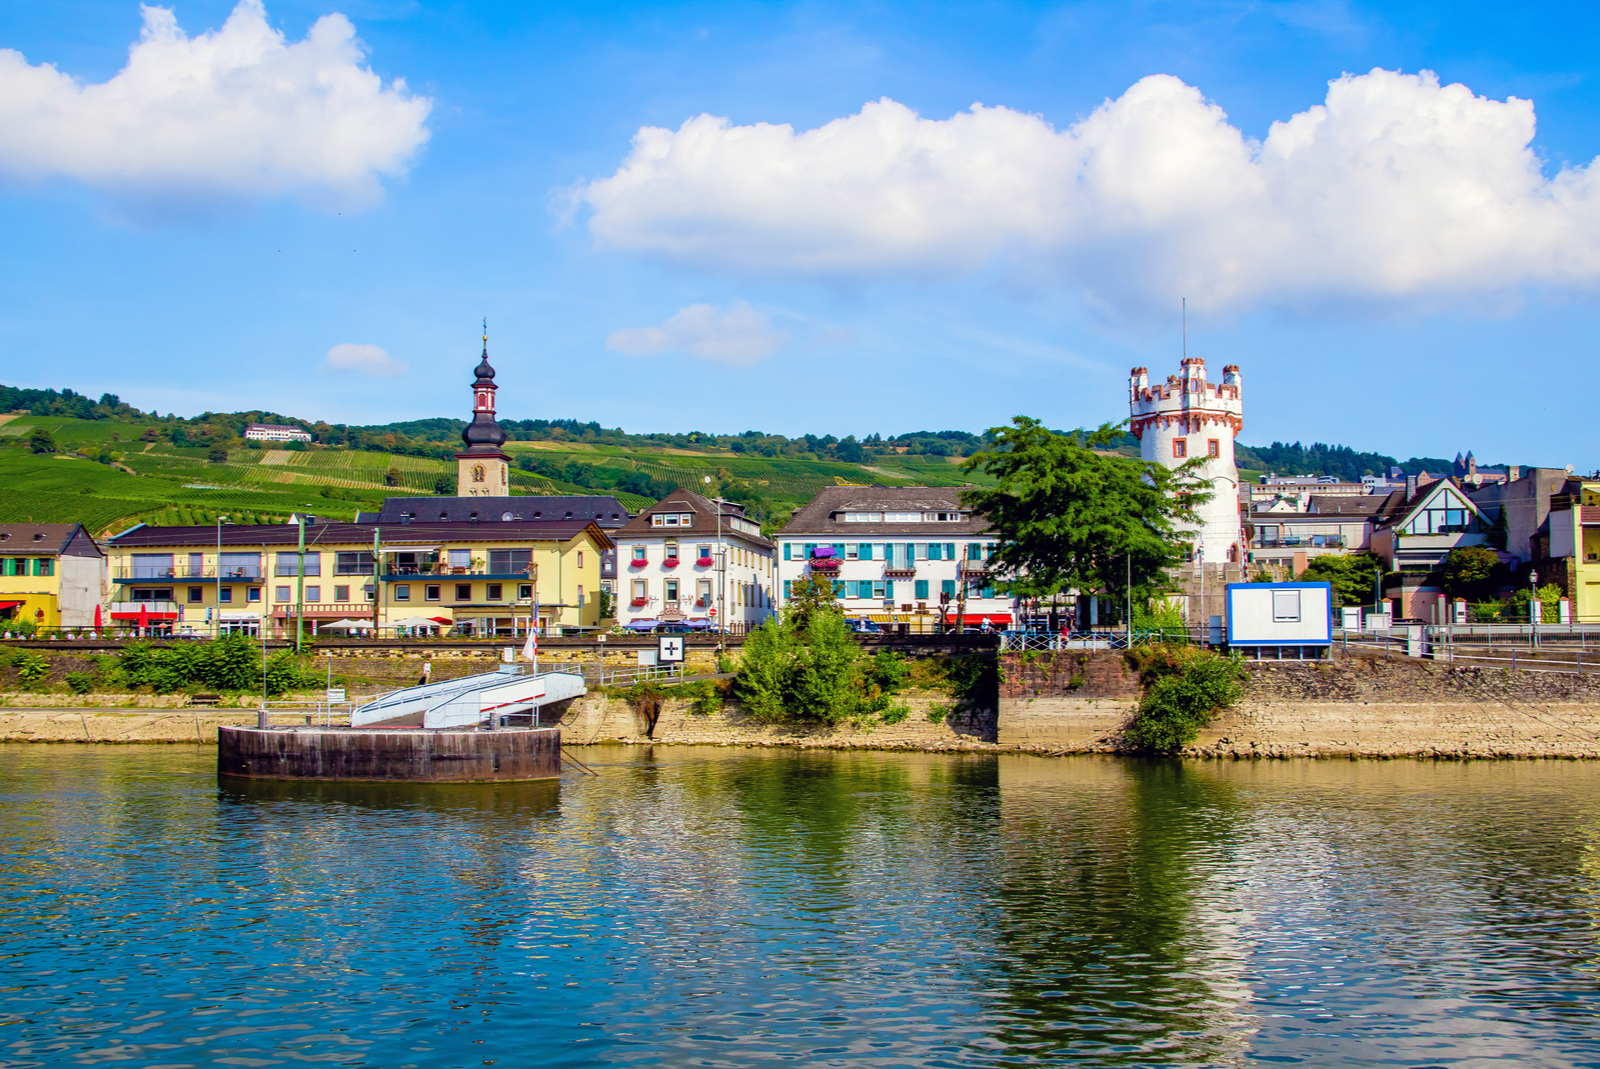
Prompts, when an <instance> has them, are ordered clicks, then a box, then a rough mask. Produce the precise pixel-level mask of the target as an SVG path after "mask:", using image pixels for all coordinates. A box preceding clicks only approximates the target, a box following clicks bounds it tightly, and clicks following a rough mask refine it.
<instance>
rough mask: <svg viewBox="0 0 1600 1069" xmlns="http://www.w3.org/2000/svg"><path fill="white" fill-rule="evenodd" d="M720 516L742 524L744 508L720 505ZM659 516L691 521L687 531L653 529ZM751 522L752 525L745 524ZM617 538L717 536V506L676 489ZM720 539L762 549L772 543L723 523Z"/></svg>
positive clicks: (686, 528) (737, 504)
mask: <svg viewBox="0 0 1600 1069" xmlns="http://www.w3.org/2000/svg"><path fill="white" fill-rule="evenodd" d="M721 507H722V515H723V516H724V517H726V518H731V519H736V520H743V519H745V515H744V506H743V505H741V504H739V503H738V502H736V501H724V502H723V503H722V506H721ZM658 512H675V513H679V514H682V513H685V512H687V513H689V514H690V516H691V517H693V518H692V519H691V520H690V523H689V526H688V527H654V526H652V525H651V523H650V517H651V516H653V515H655V514H656V513H658ZM747 522H753V521H747ZM616 533H617V535H618V537H626V536H628V535H657V536H659V535H662V534H668V535H690V536H696V537H699V536H705V535H710V536H712V537H715V536H716V533H717V503H716V502H715V501H713V500H711V499H710V498H709V497H706V496H704V495H702V494H697V493H695V492H694V491H693V490H685V489H683V488H681V487H680V488H679V489H677V490H674V491H673V492H672V493H670V494H668V495H667V496H666V497H664V498H662V499H661V500H660V501H658V502H656V503H655V504H654V505H651V506H650V507H649V508H647V509H645V510H643V511H642V512H640V513H639V515H637V516H635V517H634V518H633V519H631V520H629V521H628V523H627V525H626V526H625V527H623V528H622V529H621V530H620V531H618V532H616ZM722 537H723V538H742V539H744V540H745V541H747V542H754V543H756V544H758V545H762V546H770V545H772V543H771V542H769V541H767V540H766V539H765V538H762V537H761V536H760V535H752V534H747V533H746V532H744V531H735V530H732V529H731V528H730V527H729V525H727V524H726V523H725V524H723V526H722Z"/></svg>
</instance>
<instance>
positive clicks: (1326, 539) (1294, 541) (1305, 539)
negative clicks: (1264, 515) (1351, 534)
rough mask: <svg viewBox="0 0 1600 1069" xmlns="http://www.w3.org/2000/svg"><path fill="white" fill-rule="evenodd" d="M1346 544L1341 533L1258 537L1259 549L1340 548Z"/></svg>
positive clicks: (1257, 544) (1257, 545) (1257, 546)
mask: <svg viewBox="0 0 1600 1069" xmlns="http://www.w3.org/2000/svg"><path fill="white" fill-rule="evenodd" d="M1343 546H1344V538H1343V537H1342V536H1340V535H1305V536H1293V537H1290V538H1258V539H1256V548H1258V549H1297V548H1298V549H1309V548H1324V547H1326V548H1328V549H1340V548H1343Z"/></svg>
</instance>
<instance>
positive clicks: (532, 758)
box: [217, 726, 561, 783]
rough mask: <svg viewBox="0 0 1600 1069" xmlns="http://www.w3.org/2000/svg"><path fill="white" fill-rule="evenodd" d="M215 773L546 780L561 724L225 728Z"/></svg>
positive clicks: (555, 768) (557, 756)
mask: <svg viewBox="0 0 1600 1069" xmlns="http://www.w3.org/2000/svg"><path fill="white" fill-rule="evenodd" d="M217 774H218V775H221V776H240V777H245V778H251V779H300V780H378V781H389V782H403V781H412V782H431V783H482V782H492V781H501V780H529V779H549V778H553V777H556V776H559V775H561V729H560V728H537V727H535V728H500V729H497V730H494V731H419V730H416V729H411V730H404V729H402V730H393V729H391V730H384V729H381V728H378V729H374V728H340V727H281V728H264V729H263V728H245V727H230V726H223V727H221V728H219V729H218V732H217Z"/></svg>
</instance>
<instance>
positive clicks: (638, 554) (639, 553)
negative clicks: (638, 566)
mask: <svg viewBox="0 0 1600 1069" xmlns="http://www.w3.org/2000/svg"><path fill="white" fill-rule="evenodd" d="M633 559H634V560H644V559H645V553H644V547H643V546H634V547H633Z"/></svg>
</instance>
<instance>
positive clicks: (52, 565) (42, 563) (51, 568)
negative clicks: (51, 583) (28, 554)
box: [33, 557, 56, 575]
mask: <svg viewBox="0 0 1600 1069" xmlns="http://www.w3.org/2000/svg"><path fill="white" fill-rule="evenodd" d="M33 574H34V575H54V574H56V562H55V560H54V559H52V558H50V557H35V558H34V560H33Z"/></svg>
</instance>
